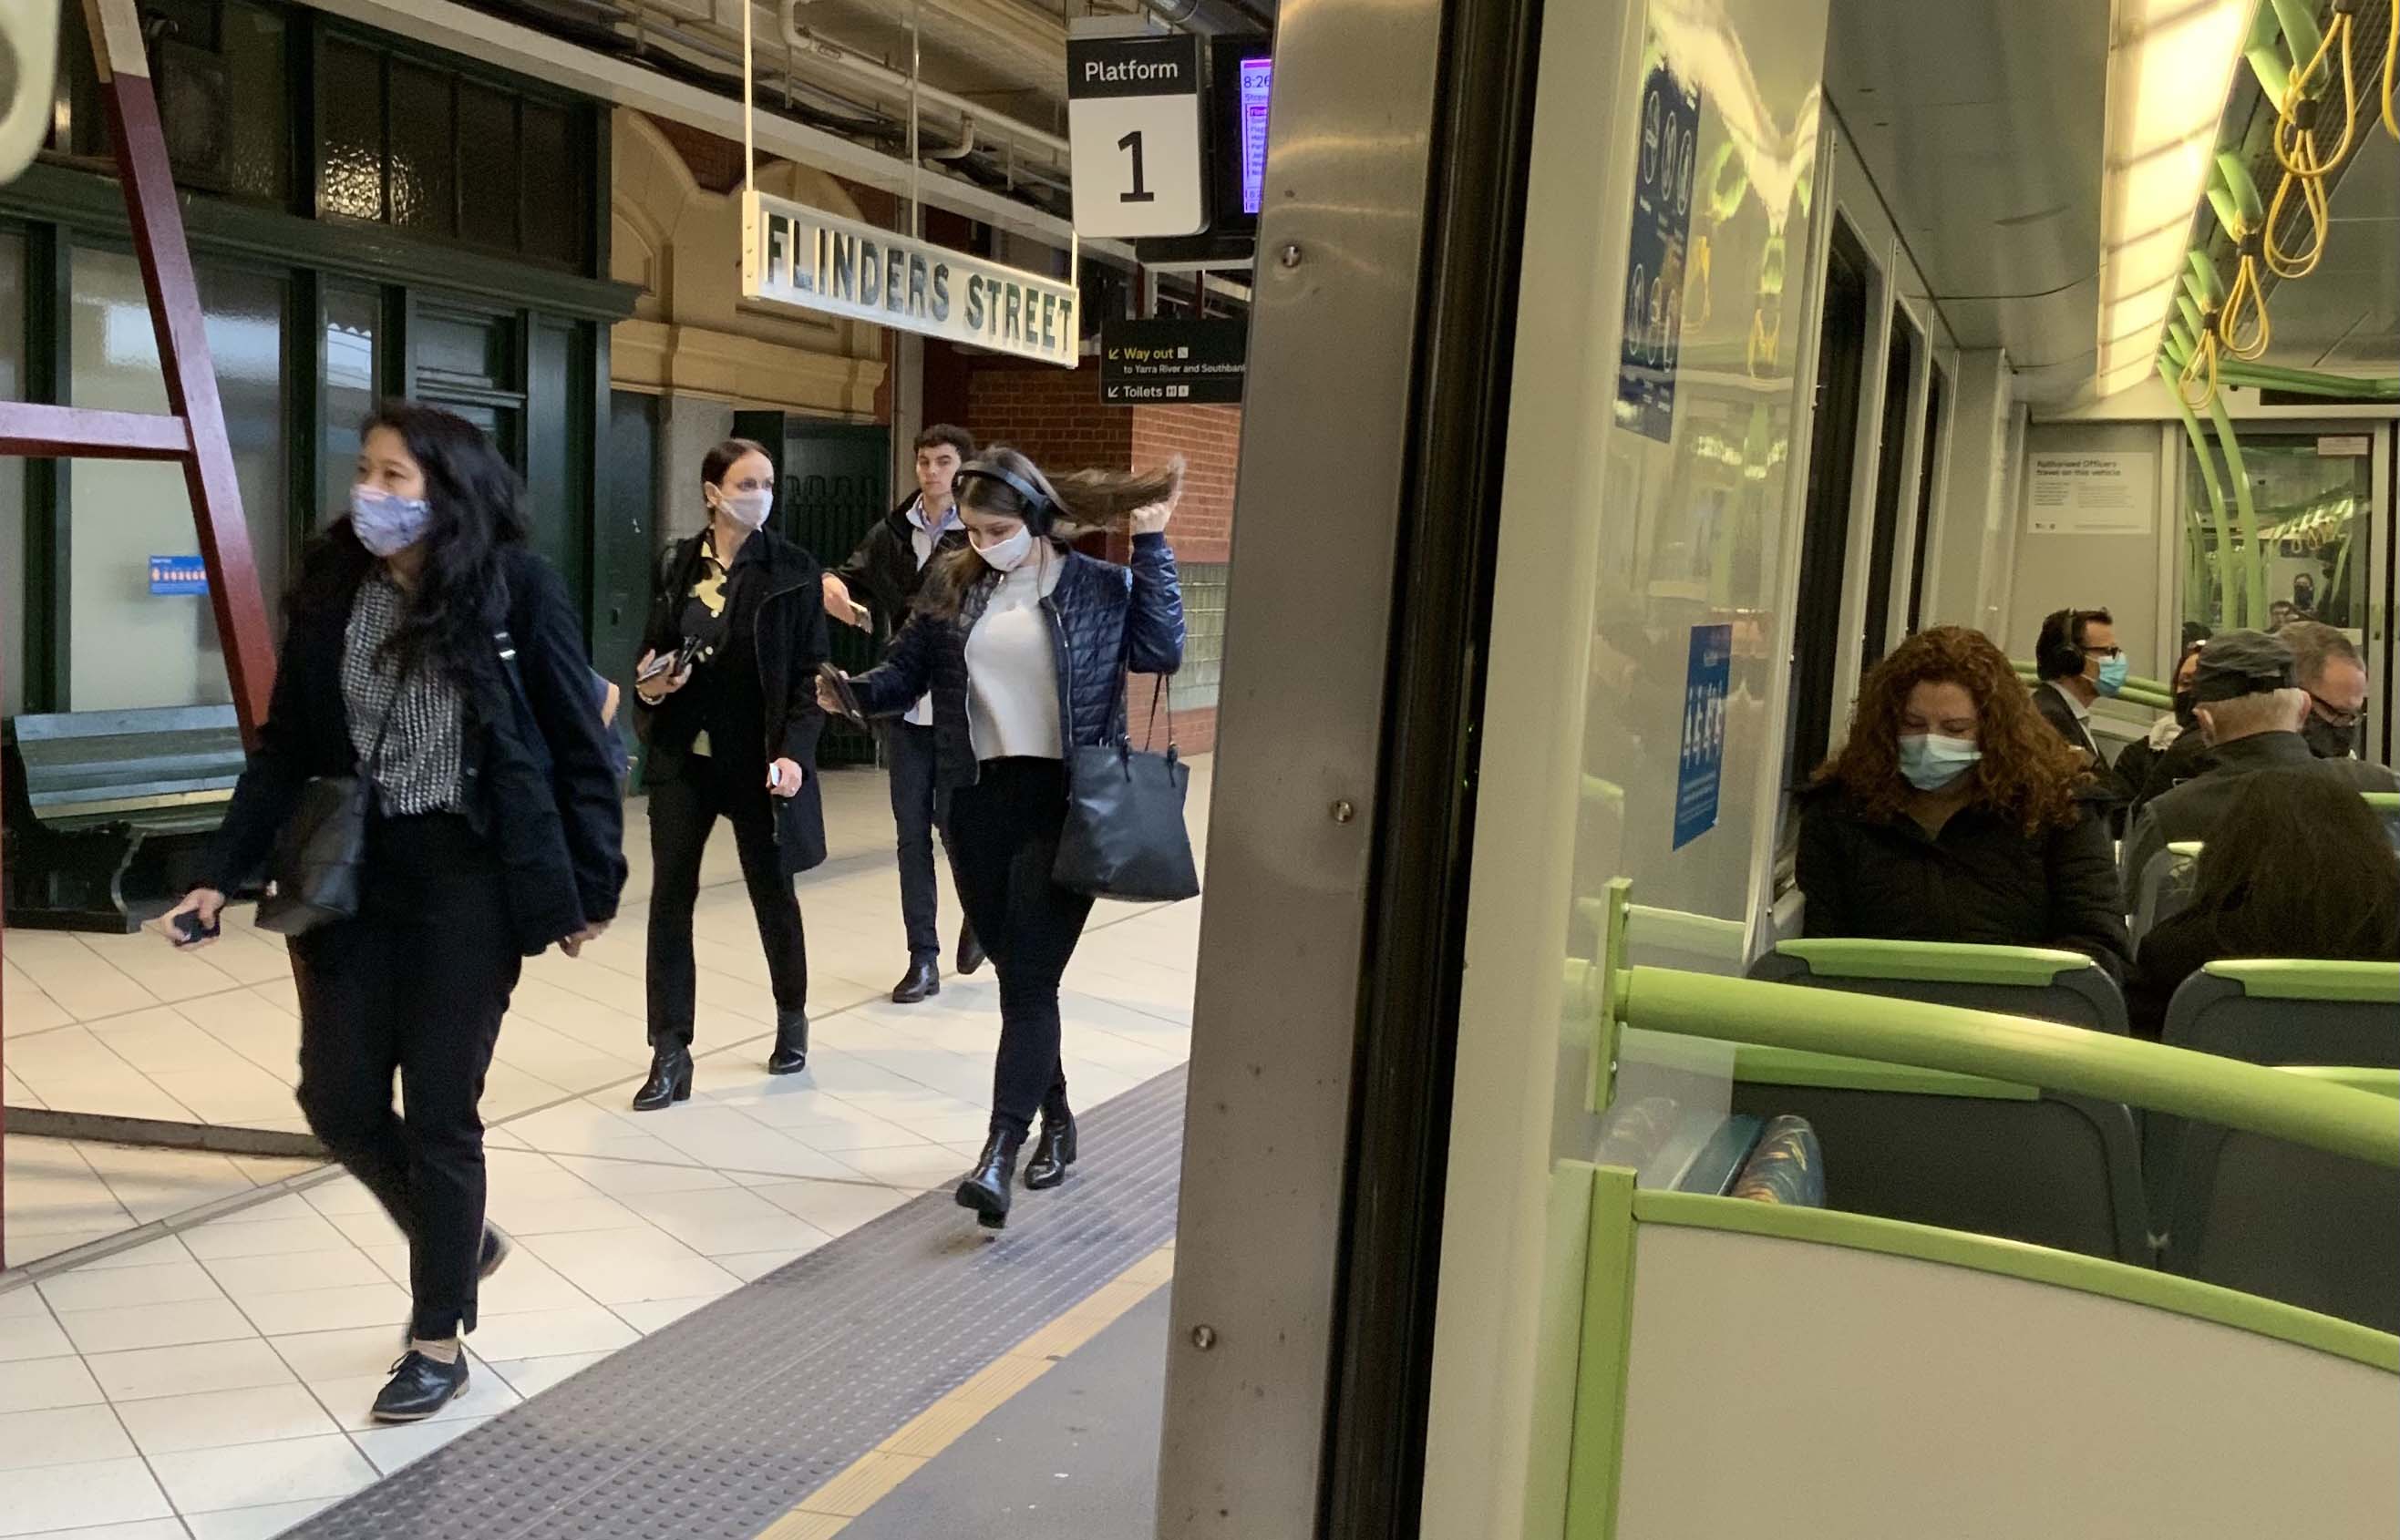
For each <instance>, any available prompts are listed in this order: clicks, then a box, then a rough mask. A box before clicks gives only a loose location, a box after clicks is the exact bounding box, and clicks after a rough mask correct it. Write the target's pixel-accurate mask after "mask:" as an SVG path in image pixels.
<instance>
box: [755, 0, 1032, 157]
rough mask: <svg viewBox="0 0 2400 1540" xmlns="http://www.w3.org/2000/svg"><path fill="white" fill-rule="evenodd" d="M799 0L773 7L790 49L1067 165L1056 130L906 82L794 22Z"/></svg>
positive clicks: (898, 97) (787, 0)
mask: <svg viewBox="0 0 2400 1540" xmlns="http://www.w3.org/2000/svg"><path fill="white" fill-rule="evenodd" d="M803 3H804V0H780V4H779V5H778V7H777V17H776V19H777V20H778V21H779V22H780V23H781V25H782V27H783V34H784V43H785V45H787V46H788V47H790V48H792V49H793V50H794V51H795V52H798V53H804V54H807V55H809V56H811V58H814V59H816V60H818V61H821V62H824V63H825V64H829V65H832V66H834V67H836V68H838V69H841V70H844V71H846V72H848V73H849V74H851V75H856V76H858V77H859V78H861V79H863V80H869V81H872V82H874V83H875V84H877V85H879V86H880V87H882V88H883V89H885V90H886V91H888V92H890V93H891V94H892V96H893V98H894V99H896V100H902V101H905V100H907V96H908V94H909V91H910V90H911V89H914V90H915V92H916V96H917V100H918V102H920V104H923V105H927V106H931V107H934V108H936V109H938V110H940V111H941V112H943V113H945V114H947V115H948V116H952V117H955V118H957V119H958V120H959V121H960V123H961V125H963V124H965V123H966V122H967V121H968V120H969V119H970V118H972V119H973V120H974V121H975V123H976V124H978V125H979V126H980V127H981V128H982V129H983V131H984V132H985V134H986V135H987V136H988V137H989V138H992V139H998V140H1003V141H1006V142H1008V143H1013V144H1016V145H1017V146H1019V147H1020V148H1026V149H1033V150H1039V151H1041V152H1043V154H1044V155H1046V156H1048V157H1050V158H1051V159H1053V160H1054V161H1056V162H1057V164H1058V165H1059V166H1061V167H1064V166H1065V165H1066V164H1067V160H1068V152H1067V142H1066V141H1065V140H1064V139H1062V138H1060V137H1059V136H1058V135H1057V134H1054V133H1050V132H1047V131H1045V130H1043V129H1037V128H1035V127H1034V126H1033V125H1032V124H1030V123H1024V122H1020V121H1018V120H1017V119H1016V118H1013V117H1004V116H1001V115H1000V114H998V113H995V112H992V111H991V110H990V109H989V108H988V107H985V106H982V105H980V104H979V103H976V102H970V101H968V100H967V99H966V98H965V97H962V96H958V95H954V94H953V93H951V92H949V91H946V90H943V89H940V88H939V87H936V86H928V85H926V84H924V83H923V82H922V81H917V82H914V83H913V87H912V82H911V81H910V80H909V78H908V76H907V75H905V74H903V73H902V72H900V71H898V70H895V69H891V68H888V67H887V66H885V65H883V64H881V63H879V62H878V61H875V60H872V59H869V58H867V57H866V55H865V54H861V53H853V52H852V51H851V50H850V49H848V48H843V47H842V46H841V45H840V44H839V43H836V42H833V41H832V40H830V39H828V38H824V37H820V36H818V35H817V34H815V33H812V32H811V31H810V30H809V29H808V28H806V27H804V26H802V25H800V20H799V9H800V7H801V5H802V4H803Z"/></svg>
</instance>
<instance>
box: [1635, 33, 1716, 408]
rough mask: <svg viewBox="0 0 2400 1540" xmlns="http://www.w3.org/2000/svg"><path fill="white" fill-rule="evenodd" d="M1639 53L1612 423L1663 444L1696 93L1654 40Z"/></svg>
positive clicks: (1678, 320) (1695, 135)
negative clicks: (1638, 109) (1637, 125)
mask: <svg viewBox="0 0 2400 1540" xmlns="http://www.w3.org/2000/svg"><path fill="white" fill-rule="evenodd" d="M1644 51H1645V55H1646V57H1647V59H1648V61H1649V66H1650V68H1649V73H1648V75H1646V77H1645V78H1644V79H1643V85H1642V134H1641V144H1640V147H1639V149H1638V150H1637V151H1636V155H1637V156H1638V159H1637V160H1636V161H1635V164H1634V169H1633V228H1632V232H1631V234H1630V236H1629V237H1628V239H1627V252H1626V264H1625V343H1624V347H1623V348H1622V350H1621V352H1620V353H1619V355H1618V360H1617V366H1616V420H1617V421H1618V422H1619V423H1621V424H1623V425H1624V426H1625V427H1627V428H1630V429H1633V431H1635V432H1636V433H1639V434H1641V435H1642V436H1643V438H1645V439H1656V440H1657V442H1658V443H1669V442H1670V441H1671V440H1672V439H1673V437H1674V432H1675V367H1676V363H1677V361H1678V360H1679V357H1680V355H1681V353H1682V351H1683V343H1684V336H1683V334H1684V253H1685V252H1686V251H1687V250H1688V249H1689V247H1690V245H1691V238H1692V182H1693V177H1694V175H1695V173H1696V171H1697V169H1698V163H1699V145H1698V139H1699V133H1700V92H1699V88H1698V87H1697V86H1687V85H1685V84H1684V82H1683V81H1682V80H1681V79H1679V78H1677V76H1676V75H1675V72H1674V69H1673V68H1672V67H1671V66H1670V64H1669V63H1668V61H1667V58H1666V55H1665V52H1664V50H1663V49H1662V48H1660V46H1659V43H1658V39H1657V36H1656V35H1655V34H1654V35H1653V36H1652V37H1651V39H1650V46H1649V48H1647V49H1646V50H1644Z"/></svg>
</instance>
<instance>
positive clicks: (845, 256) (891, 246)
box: [742, 193, 1082, 369]
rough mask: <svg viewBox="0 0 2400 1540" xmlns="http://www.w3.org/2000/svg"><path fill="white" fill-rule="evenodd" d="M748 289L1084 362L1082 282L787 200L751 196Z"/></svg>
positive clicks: (1041, 356) (745, 242)
mask: <svg viewBox="0 0 2400 1540" xmlns="http://www.w3.org/2000/svg"><path fill="white" fill-rule="evenodd" d="M742 236H743V239H742V294H743V298H745V299H755V300H762V301H764V302H766V303H768V304H770V305H788V306H790V307H793V308H795V309H799V310H816V311H821V312H824V313H825V314H828V315H836V316H846V317H848V318H849V319H851V320H865V321H872V322H874V323H876V324H877V325H879V326H892V327H896V328H898V329H899V330H901V331H903V332H921V333H923V334H925V335H927V336H931V337H941V338H944V339H945V340H947V341H949V342H958V343H965V344H967V345H968V346H970V347H975V348H989V349H990V350H991V351H993V352H995V353H1010V354H1014V355H1016V357H1018V358H1027V359H1035V360H1039V361H1042V362H1043V363H1056V364H1062V365H1064V366H1065V367H1067V368H1069V369H1072V368H1073V367H1075V361H1076V359H1077V358H1078V357H1079V356H1080V355H1081V352H1082V347H1081V344H1080V342H1079V341H1078V337H1077V333H1076V330H1075V328H1076V321H1077V317H1076V314H1075V309H1076V300H1075V289H1074V285H1072V284H1070V283H1068V282H1066V281H1064V280H1063V279H1055V278H1047V277H1044V276H1043V275H1042V274H1040V273H1029V272H1024V271H1022V270H1020V269H1018V268H1015V267H1003V266H1001V265H1000V264H999V263H996V262H987V261H985V260H984V259H983V258H981V257H975V256H970V255H968V254H967V253H966V252H956V251H952V250H951V249H950V248H948V247H947V246H936V245H934V244H933V243H931V242H929V241H923V240H916V239H912V238H909V237H907V236H904V235H895V234H893V232H892V231H890V230H879V229H877V228H876V227H875V226H874V225H861V224H859V223H858V222H857V221H855V220H849V219H842V218H840V217H839V216H837V215H834V214H829V213H825V212H824V211H822V210H817V209H811V208H809V207H808V206H806V205H805V204H799V203H791V202H787V201H785V200H784V199H783V198H771V197H769V196H768V195H767V194H765V193H748V194H745V195H743V200H742Z"/></svg>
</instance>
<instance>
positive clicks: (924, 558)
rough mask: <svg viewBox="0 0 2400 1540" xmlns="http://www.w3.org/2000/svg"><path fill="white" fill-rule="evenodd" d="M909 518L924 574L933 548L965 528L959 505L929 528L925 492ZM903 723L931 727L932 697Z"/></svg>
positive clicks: (895, 624)
mask: <svg viewBox="0 0 2400 1540" xmlns="http://www.w3.org/2000/svg"><path fill="white" fill-rule="evenodd" d="M907 518H908V543H909V544H910V545H911V546H912V547H914V548H915V550H916V552H917V570H918V571H920V572H922V571H924V570H925V564H926V563H927V562H930V561H932V560H933V559H934V547H935V546H937V545H939V544H941V542H942V537H943V536H945V535H947V534H948V533H949V532H950V531H951V530H953V529H959V528H962V527H964V526H963V525H961V524H960V523H959V510H958V505H957V504H956V503H953V504H951V505H950V510H949V511H948V512H947V513H945V514H943V515H942V522H941V523H939V524H937V525H928V524H927V523H926V520H925V497H924V495H923V494H922V493H920V494H918V497H917V500H916V501H915V502H912V503H910V504H909V505H908V514H907ZM906 621H907V616H905V615H898V616H894V617H893V620H892V624H893V628H894V629H895V630H896V629H898V627H899V626H900V625H902V624H903V623H904V622H906ZM901 720H902V721H905V722H907V724H908V725H909V726H910V727H912V728H929V727H932V726H933V725H934V698H933V697H932V696H931V695H925V696H920V697H919V698H918V701H917V703H916V704H915V705H913V706H910V707H909V708H908V714H907V715H906V716H904V717H902V718H901Z"/></svg>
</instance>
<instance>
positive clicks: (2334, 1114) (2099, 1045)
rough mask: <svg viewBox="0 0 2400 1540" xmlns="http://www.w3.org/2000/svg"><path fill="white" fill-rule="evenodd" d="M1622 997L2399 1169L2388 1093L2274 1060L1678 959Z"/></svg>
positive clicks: (1745, 1037) (1686, 1027)
mask: <svg viewBox="0 0 2400 1540" xmlns="http://www.w3.org/2000/svg"><path fill="white" fill-rule="evenodd" d="M1622 994H1623V1007H1622V1008H1623V1012H1624V1015H1623V1018H1622V1019H1623V1021H1624V1024H1625V1026H1626V1028H1627V1029H1629V1030H1638V1031H1649V1032H1663V1033H1667V1034H1669V1035H1671V1036H1680V1037H1698V1038H1708V1039H1711V1040H1714V1041H1718V1042H1725V1043H1761V1044H1764V1045H1766V1046H1767V1047H1773V1048H1793V1049H1801V1050H1805V1051H1807V1052H1810V1053H1819V1054H1837V1055H1840V1056H1843V1057H1846V1058H1864V1059H1873V1060H1875V1061H1877V1062H1879V1063H1885V1064H1906V1065H1914V1066H1916V1067H1917V1068H1919V1069H1925V1070H1948V1071H1950V1072H1951V1073H1954V1074H1962V1075H1979V1076H1982V1077H1983V1078H1984V1079H1986V1080H1997V1081H2005V1082H2007V1083H2011V1084H2017V1085H2039V1086H2043V1087H2046V1088H2048V1089H2051V1090H2055V1091H2066V1092H2072V1093H2074V1094H2077V1095H2080V1096H2088V1097H2097V1098H2099V1099H2101V1100H2104V1101H2116V1102H2127V1103H2130V1104H2132V1105H2134V1106H2136V1107H2144V1108H2148V1109H2150V1110H2151V1111H2160V1112H2167V1113H2171V1114H2174V1115H2175V1116H2178V1117H2186V1118H2195V1119H2199V1120H2201V1121H2202V1122H2207V1123H2216V1124H2225V1125H2227V1126H2229V1127H2233V1128H2241V1129H2246V1130H2249V1131H2251V1132H2253V1133H2258V1134H2264V1135H2267V1136H2268V1137H2270V1138H2284V1139H2290V1140H2292V1141H2293V1142H2295V1143H2298V1144H2305V1145H2307V1146H2309V1147H2310V1148H2311V1149H2316V1150H2324V1151H2326V1152H2330V1153H2333V1154H2337V1155H2347V1156H2350V1157H2351V1158H2352V1159H2355V1160H2363V1161H2368V1162H2372V1163H2373V1164H2375V1165H2389V1166H2395V1167H2400V1118H2395V1117H2393V1114H2392V1103H2391V1102H2390V1100H2388V1099H2387V1098H2385V1097H2379V1096H2376V1095H2373V1094H2372V1093H2369V1092H2366V1091H2355V1090H2352V1089H2349V1088H2348V1087H2345V1086H2329V1085H2324V1084H2315V1083H2310V1082H2308V1081H2306V1080H2304V1079H2302V1078H2300V1077H2298V1076H2293V1075H2286V1074H2284V1072H2283V1071H2282V1070H2278V1069H2275V1068H2273V1067H2271V1066H2269V1065H2262V1064H2249V1063H2245V1062H2243V1061H2242V1060H2239V1059H2230V1058H2225V1057H2222V1056H2218V1055H2216V1054H2198V1053H2193V1052H2192V1051H2190V1050H2189V1049H2186V1048H2169V1047H2167V1046H2165V1045H2163V1044H2161V1043H2149V1042H2146V1041H2144V1040H2142V1039H2140V1038H2133V1037H2120V1036H2118V1035H2116V1034H2115V1033H2113V1032H2094V1031H2092V1030H2090V1029H2086V1028H2081V1027H2064V1026H2060V1025H2058V1024H2057V1023H2054V1022H2048V1021H2033V1020H2028V1019H2025V1018H2024V1017H2020V1016H2011V1015H1999V1014H1998V1013H1997V1012H1992V1011H1970V1010H1964V1009H1961V1008H1959V1007H1957V1006H1951V1005H1934V1004H1929V1003H1927V1002H1923V1001H1916V1000H1895V999H1888V998H1886V997H1884V996H1880V995H1859V994H1849V993H1847V992H1844V991H1841V990H1835V989H1798V988H1793V987H1791V986H1790V985H1786V984H1768V983H1764V982H1761V981H1759V980H1756V979H1748V978H1726V977H1723V976H1720V975H1718V974H1687V973H1681V972H1678V971H1676V970H1675V969H1672V968H1646V967H1637V968H1631V969H1628V970H1627V971H1626V974H1625V979H1624V986H1623V991H1622Z"/></svg>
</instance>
